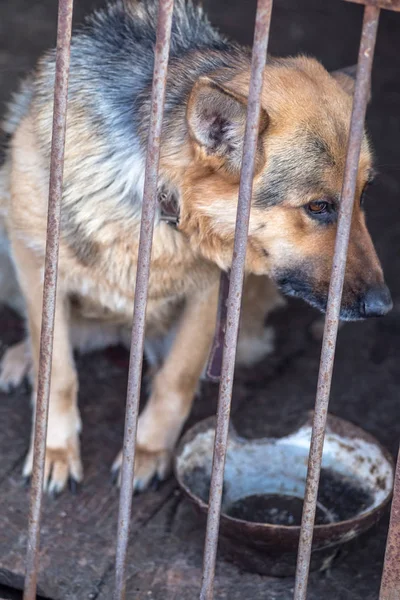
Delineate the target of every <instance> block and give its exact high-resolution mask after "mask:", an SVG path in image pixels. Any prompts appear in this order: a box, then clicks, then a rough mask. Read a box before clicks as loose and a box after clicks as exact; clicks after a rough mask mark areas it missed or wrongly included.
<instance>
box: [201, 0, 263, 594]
mask: <svg viewBox="0 0 400 600" xmlns="http://www.w3.org/2000/svg"><path fill="white" fill-rule="evenodd" d="M272 2H273V0H258V3H257V13H256V24H255V31H254V44H253V56H252V65H251V80H250V88H249V99H248V109H247V120H246V129H245V135H244V142H243V160H242V169H241V176H240V187H239V199H238V207H237V216H236V231H235V242H234V250H233V259H232V270H231V274H230V285H229V296H228V314H227V326H226V332H225V342H224V349H223V358H222V370H221V382H220V387H219V398H218V413H217V426H216V431H215V441H214V454H213V465H212V474H211V485H210V496H209V508H208V517H207V531H206V540H205V546H204V561H203V577H202V586H201V592H200V600H212V598H213V587H214V574H215V562H216V556H217V546H218V531H219V522H220V514H221V500H222V488H223V482H224V468H225V457H226V447H227V439H228V430H229V417H230V409H231V399H232V387H233V377H234V370H235V358H236V345H237V337H238V329H239V319H240V306H241V300H242V291H243V277H244V268H245V261H246V247H247V235H248V228H249V217H250V207H251V196H252V190H253V175H254V166H255V153H256V147H257V139H258V131H259V122H260V112H261V91H262V85H263V74H264V67H265V62H266V56H267V47H268V39H269V28H270V23H271V12H272Z"/></svg>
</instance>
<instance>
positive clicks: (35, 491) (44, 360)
mask: <svg viewBox="0 0 400 600" xmlns="http://www.w3.org/2000/svg"><path fill="white" fill-rule="evenodd" d="M73 4H74V2H73V0H59V2H58V25H57V54H56V75H55V86H54V109H53V132H52V144H51V159H50V182H49V207H48V215H47V239H46V258H45V268H44V288H43V311H42V328H41V334H40V357H39V373H38V389H37V401H36V409H35V421H34V423H35V434H34V454H33V468H32V480H31V501H30V508H29V529H28V547H27V553H26V572H25V590H24V600H34V599H35V598H36V588H37V571H38V566H39V542H40V516H41V508H42V494H43V483H44V463H45V453H46V438H47V417H48V409H49V398H50V383H51V365H52V358H53V335H54V317H55V307H56V293H57V275H58V249H59V240H60V217H61V199H62V189H63V188H62V186H63V171H64V148H65V132H66V121H67V99H68V77H69V62H70V46H71V30H72V11H73Z"/></svg>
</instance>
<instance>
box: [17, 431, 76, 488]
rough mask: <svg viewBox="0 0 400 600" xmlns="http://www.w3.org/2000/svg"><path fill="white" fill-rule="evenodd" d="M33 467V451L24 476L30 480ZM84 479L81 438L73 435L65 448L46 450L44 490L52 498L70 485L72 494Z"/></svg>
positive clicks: (29, 454) (25, 466) (27, 461)
mask: <svg viewBox="0 0 400 600" xmlns="http://www.w3.org/2000/svg"><path fill="white" fill-rule="evenodd" d="M32 466H33V449H32V447H31V448H30V450H29V453H28V455H27V457H26V460H25V464H24V468H23V476H24V478H26V479H27V480H29V479H30V477H31V474H32ZM82 479H83V468H82V463H81V458H80V450H79V436H78V434H76V435H73V436H72V437H70V438H69V439H68V440H66V443H65V445H64V446H63V447H60V448H50V447H47V448H46V458H45V467H44V482H43V486H44V489H45V490H46V491H47V492H48V493H49V494H50V495H52V496H55V495H57V494H59V493H60V492H62V491H63V490H64V489H65V487H66V486H67V484H68V483H69V485H70V489H71V491H72V492H74V491H76V489H77V485H78V483H80V482H81V481H82Z"/></svg>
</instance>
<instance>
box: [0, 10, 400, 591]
mask: <svg viewBox="0 0 400 600" xmlns="http://www.w3.org/2000/svg"><path fill="white" fill-rule="evenodd" d="M75 4H76V7H75V17H76V19H77V20H79V19H81V18H82V15H83V14H84V13H85V12H87V10H88V9H89V8H91V7H93V6H99V5H101V4H102V2H95V1H93V0H79V1H78V0H77V1H76V3H75ZM204 4H205V5H206V7H207V8H208V9H209V13H210V16H211V19H212V21H213V22H215V23H216V24H217V25H218V26H219V27H220V28H221V29H222V30H223V31H225V32H226V33H228V34H230V35H232V36H234V37H236V38H237V39H238V40H239V41H241V42H245V43H251V39H252V33H251V32H252V21H253V18H254V10H255V4H256V2H255V0H229V1H228V0H218V1H217V0H207V1H205V2H204ZM361 18H362V10H361V7H360V6H357V5H353V4H350V3H347V2H342V1H341V0H327V1H326V2H324V3H323V5H322V4H321V3H320V2H319V0H302V1H301V2H300V0H276V2H275V8H274V13H273V21H272V31H271V42H270V52H271V53H272V54H276V55H288V54H293V53H297V52H307V53H310V54H313V55H315V56H317V57H318V58H319V59H320V60H321V61H322V62H323V63H324V65H325V66H326V67H328V68H332V69H334V68H338V67H341V66H344V65H348V64H353V63H355V62H356V57H357V49H358V43H359V34H360V25H361ZM55 19H56V2H55V0H38V1H36V2H32V1H31V0H13V2H12V3H10V2H8V1H6V0H2V1H1V2H0V102H1V107H0V111H3V107H4V102H5V101H6V100H7V99H8V98H9V96H10V93H11V92H12V90H13V89H15V86H16V83H17V80H18V78H19V77H20V76H21V75H22V74H23V73H24V72H25V71H26V70H28V69H29V68H31V67H32V66H33V65H34V63H35V60H36V58H37V56H38V55H39V54H40V52H41V51H42V50H43V49H45V48H47V47H48V46H49V45H51V44H53V43H54V39H55ZM399 31H400V15H399V14H395V13H389V12H384V13H383V14H382V19H381V25H380V30H379V37H378V43H377V51H376V59H375V64H374V74H373V90H372V103H371V106H370V108H369V112H368V126H369V130H370V133H371V138H372V141H373V144H374V146H375V149H376V156H377V167H378V170H379V171H380V174H381V175H380V177H379V180H378V182H377V184H376V186H374V188H373V189H372V190H371V192H370V194H369V198H368V200H367V211H368V223H369V227H370V230H371V232H372V235H373V238H374V241H375V242H376V247H377V250H378V253H379V255H380V257H381V259H382V262H383V266H384V270H385V274H386V278H387V282H388V284H389V287H390V288H391V290H392V293H393V298H394V303H395V306H394V310H393V312H392V313H391V314H390V315H389V316H388V317H387V318H385V319H383V320H379V321H369V322H366V323H356V324H348V325H346V326H345V327H344V329H343V330H342V331H341V332H340V335H339V341H338V348H337V356H336V363H335V372H334V381H333V388H332V395H331V404H330V411H331V412H332V413H333V414H335V415H338V416H341V417H343V418H345V419H349V420H350V421H352V422H354V423H356V424H357V425H360V426H361V427H363V428H364V429H366V430H367V431H369V432H370V433H372V434H373V435H375V436H376V437H377V438H378V439H379V440H380V441H381V443H382V444H384V445H385V446H386V447H387V448H388V449H389V451H390V452H391V453H392V454H393V456H395V455H396V453H397V450H398V444H399V439H400V419H399V418H398V415H399V408H398V407H399V391H400V375H399V373H400V372H399V368H398V365H399V358H400V356H399V355H400V344H399V333H400V278H399V277H398V273H399V272H400V252H399V249H400V203H399V191H400V170H399V164H400V145H399V142H398V139H399V136H400V120H399V117H400V77H399V74H400V52H399V50H400V37H399V35H398V32H399ZM314 318H315V314H314V312H313V311H312V309H310V308H308V307H306V306H304V305H303V304H302V303H296V302H290V303H289V306H288V308H287V309H285V311H284V313H280V314H278V315H276V317H275V318H274V321H275V324H276V329H277V336H278V348H277V352H276V354H275V355H274V356H272V357H271V358H270V359H268V360H267V361H265V363H264V364H263V365H260V367H259V368H258V369H254V370H253V371H252V372H251V373H248V372H247V373H240V374H238V377H237V383H236V386H235V391H234V398H233V409H234V410H233V420H234V422H235V424H236V425H237V427H238V428H239V430H240V433H242V434H244V435H249V436H259V435H273V434H275V433H277V432H281V431H282V430H283V429H284V428H285V427H288V426H289V425H290V423H292V422H293V421H294V420H295V419H296V418H297V416H298V415H299V414H300V413H302V412H303V411H305V410H308V409H310V408H312V406H313V403H314V395H315V388H316V376H317V372H318V363H319V352H320V345H319V343H317V342H315V341H314V340H313V339H312V338H311V337H310V335H309V325H310V323H311V322H312V320H313V319H314ZM21 334H22V328H21V324H20V323H19V322H18V320H17V319H16V318H15V316H14V315H12V314H11V312H10V311H7V310H5V309H4V310H2V311H1V312H0V339H1V341H2V343H3V344H4V345H7V344H9V343H11V342H13V341H15V340H17V339H19V337H20V336H21ZM125 358H126V357H123V359H124V360H125ZM124 360H123V361H122V363H121V362H120V361H116V359H115V355H109V354H105V355H101V356H89V357H85V358H84V359H81V360H80V361H79V369H80V377H81V393H80V403H81V409H82V414H83V423H84V433H83V455H84V460H85V469H86V481H85V485H84V487H83V489H82V491H81V493H80V494H79V496H77V497H71V496H69V495H68V494H67V495H64V496H63V497H62V498H60V499H58V500H57V501H55V502H50V501H48V500H46V501H45V506H44V515H43V532H42V549H43V550H42V556H41V573H40V578H39V591H40V593H42V594H43V595H45V596H46V597H49V598H52V599H54V600H58V599H60V600H61V599H62V600H69V599H74V600H75V599H76V600H83V599H86V598H98V599H103V600H106V599H107V600H108V599H109V598H110V597H111V590H112V577H113V572H112V568H113V556H114V536H115V529H116V511H117V500H118V498H117V494H116V492H115V490H113V489H112V487H111V486H110V482H109V471H108V469H109V464H110V462H111V460H112V458H113V456H114V455H115V453H116V452H117V450H118V449H119V447H120V444H121V438H122V428H123V410H124V400H125V384H126V365H125V363H124ZM28 399H29V394H28V392H27V390H26V389H25V388H21V389H19V390H17V391H16V392H14V393H13V394H11V395H8V396H6V395H1V397H0V423H2V424H3V423H4V427H2V428H1V433H0V456H1V457H2V461H1V463H0V583H2V584H4V585H8V586H10V587H11V588H13V589H14V590H16V589H17V588H21V585H22V576H23V569H24V551H25V543H26V535H25V527H26V514H27V502H28V492H27V491H26V490H24V489H23V488H22V487H21V485H20V467H21V461H22V458H23V455H24V453H25V451H26V444H27V439H28V432H29V419H30V414H29V400H28ZM215 401H216V388H215V386H211V385H209V386H204V388H203V391H202V395H201V398H200V399H199V401H198V402H197V404H196V406H195V409H194V414H193V417H192V422H193V421H194V420H196V419H199V418H201V417H204V416H207V415H209V414H212V413H213V411H215ZM91 423H92V424H93V426H92V427H91V426H90V424H91ZM99 449H101V457H100V453H99ZM386 529H387V520H384V521H383V522H382V523H381V524H380V526H379V527H378V529H377V531H376V532H375V533H374V535H373V536H372V537H370V539H369V541H367V542H363V544H361V546H359V547H358V548H356V549H354V550H352V551H351V552H350V554H349V555H347V558H346V560H342V561H338V562H336V563H335V564H334V565H333V567H332V568H331V569H330V570H329V571H328V572H327V573H325V574H324V575H318V574H312V575H311V578H310V586H309V598H310V599H311V600H317V599H318V600H320V599H321V598H326V599H327V600H350V599H351V600H377V598H378V590H379V581H380V576H381V570H382V562H383V552H384V546H385V536H386ZM203 532H204V527H203V523H202V522H201V521H200V520H199V518H198V516H197V514H196V513H195V512H194V511H193V509H192V507H191V506H190V505H189V504H188V503H187V501H185V500H184V499H183V498H182V497H181V495H180V494H179V492H177V490H176V486H175V484H174V482H173V481H170V482H168V483H167V484H165V485H164V486H162V488H161V490H159V491H158V492H149V493H148V494H145V495H143V496H141V497H139V498H137V499H135V503H134V514H133V524H132V540H131V544H130V550H129V557H128V564H129V568H128V571H129V578H128V597H129V598H132V599H133V598H134V599H135V600H136V599H139V600H141V599H144V598H152V599H156V600H172V599H173V598H174V599H175V598H176V599H177V600H185V599H186V598H187V599H189V598H190V599H192V598H196V597H197V594H198V589H199V581H200V576H201V555H202V543H203ZM292 593H293V580H292V579H272V578H263V577H259V576H254V575H250V574H247V573H243V572H241V571H239V570H238V569H236V567H233V566H232V565H230V564H229V563H226V562H225V561H224V560H223V558H222V557H221V558H220V560H219V565H218V571H217V579H216V596H215V597H216V599H217V600H222V599H228V598H229V600H239V599H240V600H247V599H250V598H254V599H257V598H260V599H261V598H263V599H267V600H272V599H274V600H289V599H290V598H291V597H292ZM16 594H17V595H16ZM2 597H4V598H8V597H10V598H11V597H14V598H16V597H19V595H18V593H17V592H16V591H12V590H10V589H9V590H5V588H4V589H3V591H1V590H0V598H2Z"/></svg>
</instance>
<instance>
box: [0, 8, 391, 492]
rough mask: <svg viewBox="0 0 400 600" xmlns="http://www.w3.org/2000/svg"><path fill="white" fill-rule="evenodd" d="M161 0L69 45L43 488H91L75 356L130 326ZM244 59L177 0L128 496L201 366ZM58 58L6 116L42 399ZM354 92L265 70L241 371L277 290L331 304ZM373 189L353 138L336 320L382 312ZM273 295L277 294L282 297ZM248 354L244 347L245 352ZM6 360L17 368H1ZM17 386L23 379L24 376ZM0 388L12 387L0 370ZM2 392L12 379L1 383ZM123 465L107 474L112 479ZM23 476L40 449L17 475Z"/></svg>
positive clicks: (235, 150)
mask: <svg viewBox="0 0 400 600" xmlns="http://www.w3.org/2000/svg"><path fill="white" fill-rule="evenodd" d="M157 6H158V3H157V2H156V0H146V1H140V0H130V1H128V2H122V1H121V0H117V1H115V2H112V3H110V4H109V5H108V6H107V7H106V8H104V9H103V10H99V11H97V12H95V13H94V14H93V15H91V16H89V17H88V18H87V20H86V21H85V23H84V25H83V26H81V27H80V28H79V29H78V30H77V31H76V32H75V33H74V35H73V40H72V48H71V70H70V80H69V96H68V117H67V138H66V148H65V167H64V189H63V200H62V221H61V239H60V255H59V275H58V291H57V300H56V310H55V330H54V353H53V363H52V373H51V396H50V405H49V421H48V434H47V442H46V463H45V486H46V488H47V490H48V491H50V492H52V493H55V492H57V493H58V492H61V491H62V490H63V489H64V488H65V486H66V484H67V481H68V478H73V479H75V480H76V481H81V480H82V477H83V470H82V463H81V457H80V448H79V434H80V431H81V420H80V415H79V410H78V406H77V393H78V378H77V373H76V369H75V366H74V360H73V349H74V348H78V349H79V348H80V349H83V350H85V349H90V348H95V347H102V346H103V345H107V344H108V343H117V342H124V341H125V343H126V336H127V332H129V327H130V324H131V321H132V312H133V301H134V290H135V276H136V265H137V251H138V237H139V224H140V214H141V201H142V194H143V185H144V165H145V152H146V140H147V135H148V127H149V119H150V98H151V85H152V73H153V65H154V47H155V40H156V29H155V24H156V22H157ZM250 70H251V50H250V49H248V48H244V47H242V46H240V45H238V44H236V43H234V42H232V41H229V40H228V39H226V38H225V37H224V36H223V35H221V34H220V33H219V32H218V31H216V30H215V29H214V28H213V27H212V26H211V24H210V23H209V21H208V20H207V17H206V16H205V14H204V13H203V10H202V8H201V7H200V6H199V5H198V4H197V3H195V2H192V1H191V0H176V2H175V8H174V14H173V23H172V36H171V50H170V59H169V72H168V79H167V88H166V100H165V112H164V121H163V132H162V143H161V157H160V170H159V188H160V198H161V197H162V194H161V191H162V190H167V195H172V197H174V198H175V199H176V202H177V205H178V210H179V222H178V223H177V224H176V226H171V225H170V224H168V223H166V222H165V221H163V219H162V218H161V215H162V200H160V202H159V206H158V214H157V218H156V223H155V230H154V237H153V250H152V257H151V273H150V280H149V298H148V305H147V313H146V351H147V354H148V356H149V357H150V361H151V362H152V364H154V365H155V374H154V377H153V380H152V387H151V394H150V398H149V401H148V403H147V404H146V406H145V408H144V410H143V411H142V413H141V415H140V418H139V424H138V434H137V447H136V448H137V449H136V463H135V481H134V488H135V490H136V491H140V490H144V489H146V488H147V486H148V485H149V483H150V482H151V481H152V480H153V478H154V477H156V476H157V477H158V478H159V479H161V480H162V479H164V478H165V477H166V476H167V475H168V473H169V468H170V462H171V455H172V452H173V449H174V446H175V444H176V441H177V439H178V437H179V435H180V432H181V430H182V427H183V425H184V423H185V420H186V418H187V416H188V414H189V412H190V409H191V405H192V401H193V398H194V395H195V392H196V389H197V385H198V381H199V379H200V378H201V376H202V373H203V372H204V365H205V363H206V361H207V357H208V355H209V353H210V347H211V343H212V339H213V334H214V330H215V323H216V311H217V297H218V282H219V278H220V273H221V271H227V270H229V268H230V267H231V263H232V254H233V241H234V231H235V219H236V210H237V199H238V188H239V180H240V167H241V158H242V147H243V136H244V129H245V122H246V114H247V101H248V93H249V81H250ZM54 76H55V52H54V51H51V52H48V53H47V54H45V55H44V56H43V57H42V58H41V59H40V60H39V62H38V64H37V67H36V69H35V70H34V72H33V73H32V74H31V75H30V76H29V77H28V78H27V79H26V80H25V81H24V82H23V84H22V86H21V88H20V91H19V92H18V93H17V94H16V95H15V97H14V99H13V101H12V102H11V104H10V107H9V110H8V114H7V115H6V118H5V121H4V125H3V127H4V130H5V132H6V133H7V134H8V135H9V137H10V142H9V149H8V151H7V156H6V160H5V164H4V165H3V167H2V171H1V178H2V183H1V189H2V191H3V193H2V209H1V214H2V216H3V219H4V223H5V229H6V231H7V238H8V240H9V244H10V256H11V257H12V260H13V263H14V265H15V272H16V275H17V280H18V287H19V288H20V289H21V292H22V298H23V302H24V306H25V309H24V310H25V313H26V319H27V327H28V347H29V351H28V349H27V346H26V343H25V342H23V343H22V344H21V345H20V346H19V347H17V348H16V349H15V348H14V356H11V358H10V354H9V355H8V368H9V373H8V379H10V373H11V374H14V376H15V373H16V371H18V368H17V367H18V365H19V366H20V367H21V365H22V367H23V368H22V371H23V370H24V369H25V370H26V369H28V368H29V363H30V361H32V380H33V399H35V393H36V387H37V372H38V356H39V340H40V327H41V318H42V293H43V278H44V255H45V240H46V216H47V198H48V180H49V158H50V145H51V125H52V110H53V86H54ZM353 88H354V80H353V78H352V77H350V76H349V75H348V74H346V73H343V72H335V73H333V74H329V73H328V72H327V71H326V70H325V69H324V67H323V66H322V65H321V64H320V63H319V62H318V61H317V60H315V59H314V58H310V57H306V56H297V57H289V58H285V59H279V58H269V59H268V61H267V63H266V66H265V71H264V84H263V90H262V107H261V116H260V122H259V130H258V142H257V151H256V160H255V172H254V182H253V197H252V208H251V216H250V224H249V237H248V244H247V255H246V280H245V287H244V301H243V314H242V320H241V332H240V341H239V350H240V348H241V347H242V352H241V354H242V356H239V358H240V359H241V360H242V361H243V362H247V363H248V364H251V363H252V362H253V361H254V360H256V359H259V358H260V357H261V356H263V355H264V354H265V353H266V352H268V351H270V350H271V339H270V337H269V334H268V335H267V336H266V337H265V335H266V334H265V331H266V330H265V328H264V321H265V317H266V316H267V315H268V314H269V312H270V311H271V310H272V309H273V308H274V307H275V306H277V305H278V304H279V303H281V301H282V300H281V295H280V291H281V292H283V293H284V294H286V295H289V296H297V297H300V298H302V299H304V300H305V301H306V302H308V303H309V304H311V305H313V306H315V307H316V308H318V309H319V310H321V311H322V312H323V311H325V309H326V303H327V296H328V287H329V280H330V273H331V267H332V258H333V252H334V243H335V234H336V229H337V217H338V209H339V199H340V193H341V187H342V181H343V174H344V165H345V158H346V146H347V140H348V135H349V123H350V115H351V109H352V93H353ZM372 177H373V160H372V153H371V149H370V143H369V141H368V138H367V136H366V135H365V136H364V138H363V141H362V148H361V155H360V162H359V169H358V175H357V190H356V200H355V206H354V212H353V217H352V224H351V236H350V243H349V252H348V259H347V264H346V271H345V280H344V289H343V299H342V306H341V311H340V316H341V319H343V320H358V319H364V318H367V317H375V316H382V315H384V314H386V313H387V312H388V311H389V310H390V309H391V306H392V301H391V296H390V292H389V290H388V288H387V286H386V284H385V283H384V277H383V274H382V269H381V266H380V263H379V260H378V257H377V255H376V253H375V250H374V246H373V243H372V241H371V238H370V235H369V233H368V231H367V227H366V223H365V216H364V210H363V206H362V199H363V195H364V192H365V189H366V187H367V186H368V184H369V183H370V182H371V180H372ZM279 290H280V291H279ZM240 344H241V346H240ZM10 365H11V367H10ZM20 376H21V368H20V372H19V376H15V379H16V380H18V377H20ZM3 379H6V380H7V374H4V365H3ZM11 379H12V377H11ZM121 460H122V454H121V453H120V454H119V455H118V456H117V458H116V460H115V462H114V465H113V469H114V471H116V472H117V473H118V469H119V468H120V466H121ZM31 469H32V446H31V449H30V450H29V453H28V456H27V459H26V462H25V465H24V469H23V472H24V475H25V476H29V475H30V473H31Z"/></svg>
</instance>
